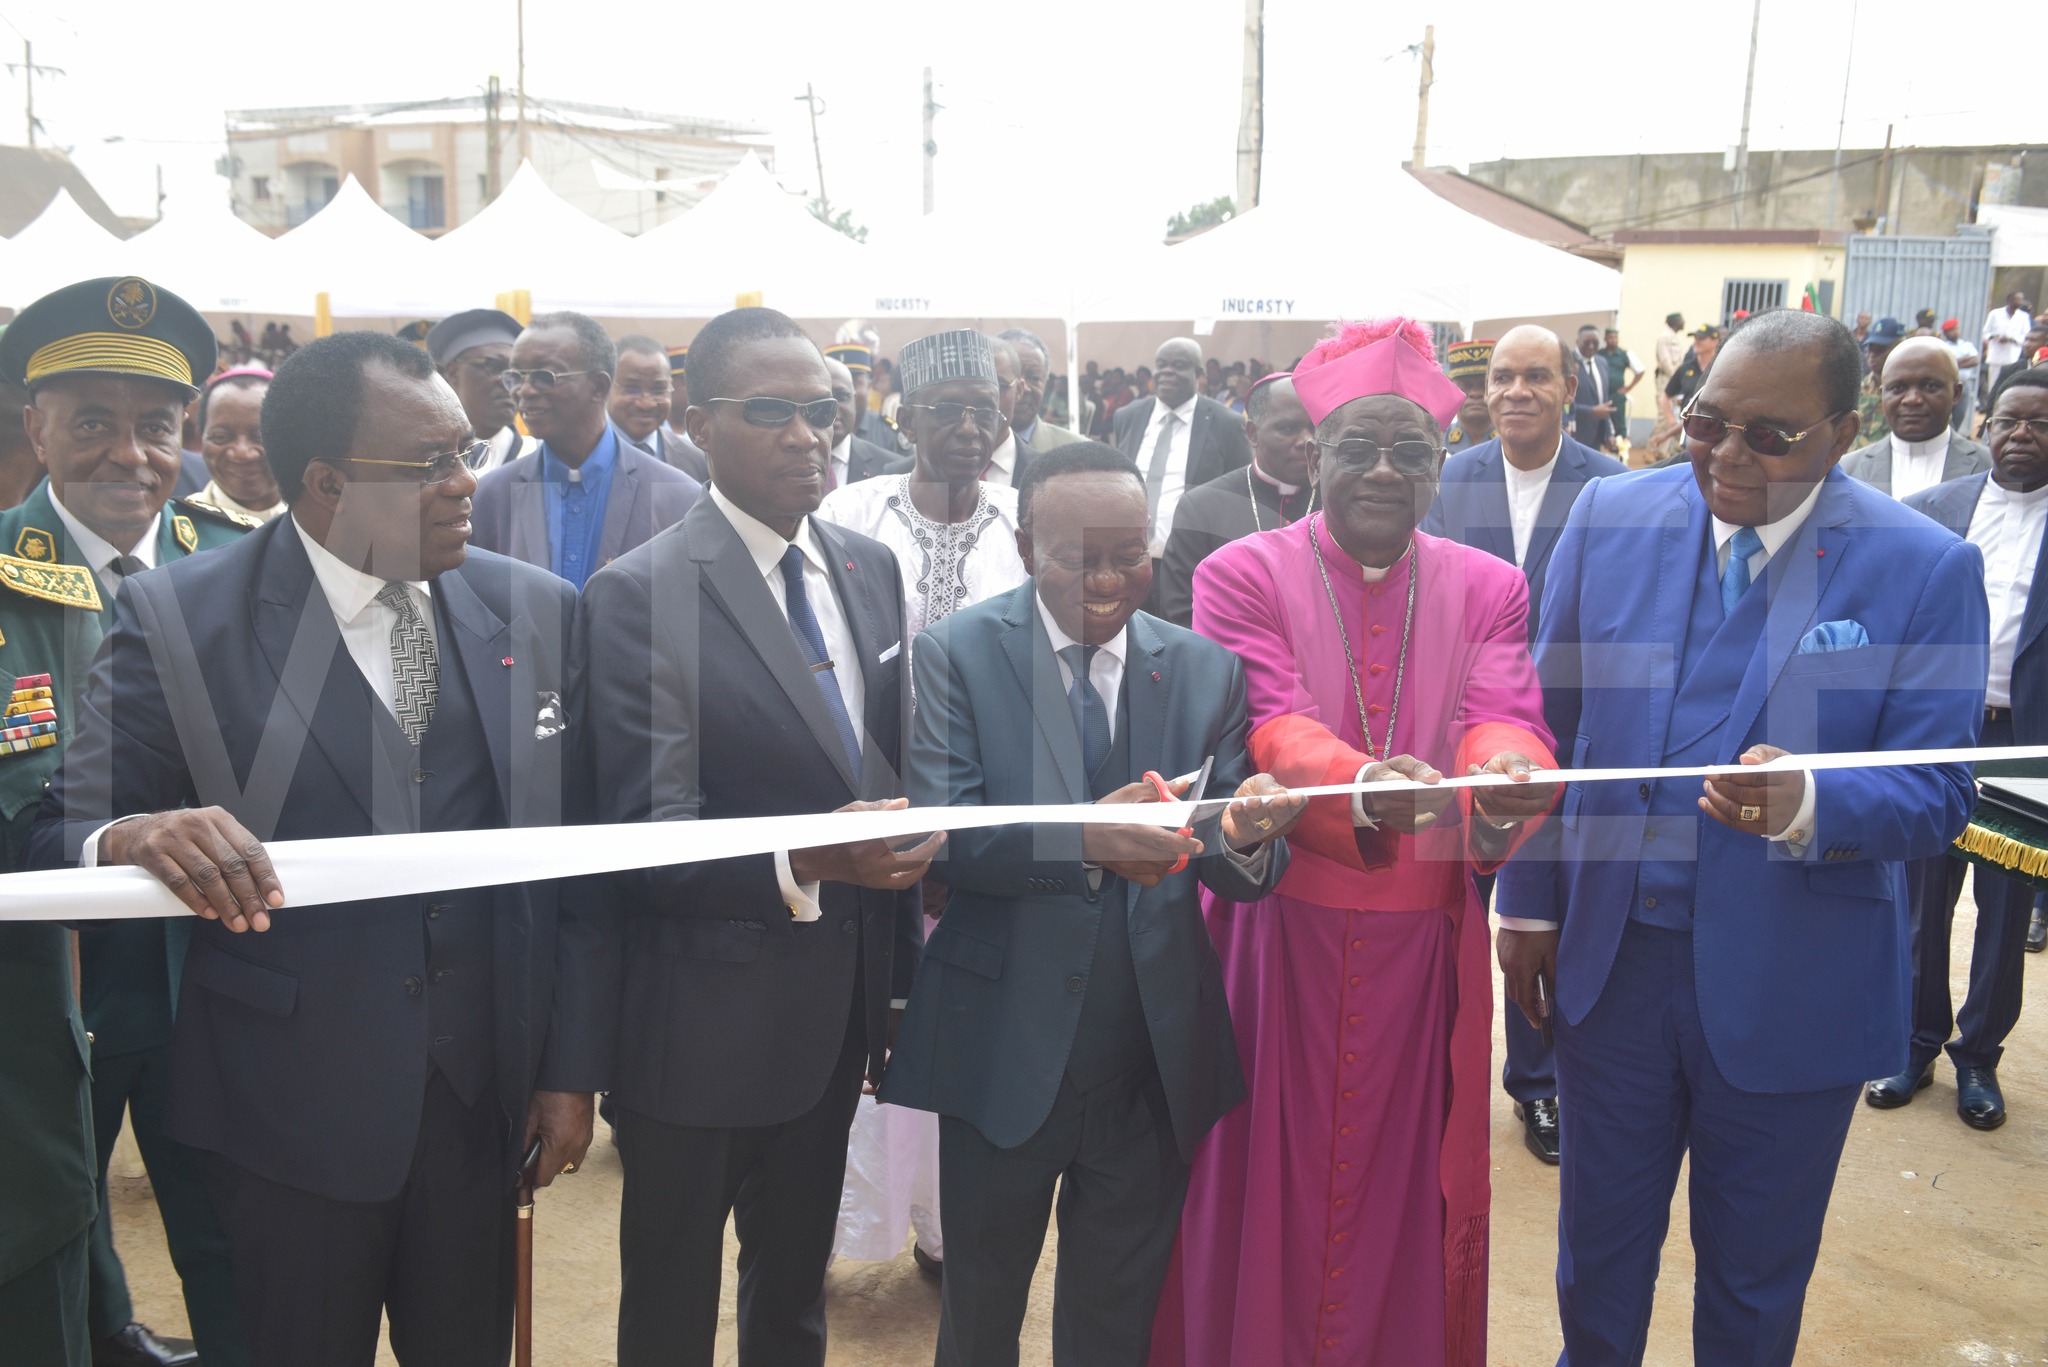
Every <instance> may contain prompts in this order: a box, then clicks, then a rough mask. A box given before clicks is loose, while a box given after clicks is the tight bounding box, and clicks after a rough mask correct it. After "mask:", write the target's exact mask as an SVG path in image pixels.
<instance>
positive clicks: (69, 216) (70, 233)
mask: <svg viewBox="0 0 2048 1367" xmlns="http://www.w3.org/2000/svg"><path fill="white" fill-rule="evenodd" d="M127 261H128V244H127V243H125V242H123V241H122V240H121V239H120V238H118V237H116V236H114V235H113V234H112V233H110V232H108V231H107V230H106V229H105V228H102V227H101V226H100V225H99V224H98V223H97V222H95V221H94V220H93V218H92V216H91V215H90V214H88V213H86V211H85V210H83V209H81V208H79V207H78V201H77V200H75V199H73V198H72V197H71V192H70V191H69V190H65V189H62V188H59V189H58V191H57V193H56V194H55V195H53V196H52V197H51V199H50V203H49V205H48V206H47V207H46V208H44V210H43V211H42V212H41V213H39V214H37V215H36V216H35V217H34V218H33V219H31V220H30V221H29V222H28V224H27V225H26V226H25V227H23V228H22V230H21V231H20V232H18V233H16V234H15V235H14V236H13V237H12V238H11V239H9V240H8V251H7V256H6V261H5V263H4V264H5V266H6V274H5V275H4V276H0V280H4V284H0V293H4V295H5V302H6V303H8V304H11V305H13V306H14V307H15V308H18V309H19V308H26V307H27V306H28V305H30V304H32V303H34V302H35V301H36V300H38V299H40V298H42V297H43V296H44V295H46V294H48V293H49V292H50V291H51V290H54V289H56V288H58V287H59V286H62V285H69V284H71V283H72V282H73V281H77V280H91V279H93V278H95V277H97V276H102V275H126V274H128V273H129V269H128V266H127Z"/></svg>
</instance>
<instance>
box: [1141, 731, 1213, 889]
mask: <svg viewBox="0 0 2048 1367" xmlns="http://www.w3.org/2000/svg"><path fill="white" fill-rule="evenodd" d="M1215 767H1216V756H1214V755H1211V756H1209V758H1207V759H1205V760H1203V761H1202V767H1201V770H1200V771H1199V772H1197V773H1196V775H1195V781H1194V782H1193V783H1190V784H1189V785H1188V792H1189V793H1190V794H1192V795H1193V797H1192V799H1188V798H1178V797H1175V796H1174V795H1173V786H1172V785H1171V784H1170V783H1168V782H1167V780H1165V779H1163V778H1161V777H1160V776H1159V771H1158V770H1156V769H1147V770H1146V771H1145V782H1147V783H1149V784H1151V785H1152V788H1153V791H1155V792H1157V793H1158V794H1159V800H1160V801H1161V802H1184V801H1190V800H1192V801H1193V804H1194V806H1193V809H1192V810H1191V811H1189V813H1188V824H1187V825H1185V826H1183V827H1181V828H1180V835H1181V837H1182V838H1183V839H1185V838H1187V837H1188V836H1191V835H1193V834H1194V833H1195V826H1194V823H1195V822H1197V821H1199V820H1202V819H1204V818H1205V817H1206V816H1207V815H1208V813H1206V812H1204V811H1203V809H1204V808H1213V809H1215V810H1217V811H1220V810H1222V809H1223V808H1225V807H1228V806H1229V805H1230V803H1229V802H1228V801H1224V802H1221V803H1216V802H1203V801H1201V797H1202V794H1204V793H1206V792H1208V791H1209V771H1210V770H1212V769H1214V768H1215ZM1187 866H1188V857H1187V856H1186V855H1182V856H1181V857H1180V858H1179V859H1178V860H1177V861H1175V863H1174V866H1173V867H1172V868H1170V869H1168V870H1167V872H1168V873H1179V872H1180V871H1181V870H1182V869H1184V868H1186V867H1187Z"/></svg>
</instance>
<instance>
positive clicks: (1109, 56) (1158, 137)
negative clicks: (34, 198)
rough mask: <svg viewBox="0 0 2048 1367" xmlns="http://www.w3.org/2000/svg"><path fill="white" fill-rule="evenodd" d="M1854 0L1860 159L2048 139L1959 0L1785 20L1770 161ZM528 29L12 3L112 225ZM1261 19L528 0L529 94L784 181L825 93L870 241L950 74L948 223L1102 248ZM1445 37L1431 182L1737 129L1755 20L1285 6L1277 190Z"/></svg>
mask: <svg viewBox="0 0 2048 1367" xmlns="http://www.w3.org/2000/svg"><path fill="white" fill-rule="evenodd" d="M1852 7H1854V8H1856V9H1857V11H1858V22H1857V25H1856V35H1855V43H1854V64H1853V65H1854V70H1853V76H1852V78H1851V80H1850V82H1849V85H1848V105H1847V118H1848V122H1847V136H1846V141H1847V145H1849V146H1851V147H1875V146H1880V145H1882V143H1883V141H1884V135H1885V126H1886V124H1887V123H1893V124H1896V125H1897V130H1896V133H1895V135H1894V136H1895V139H1896V141H1897V142H1899V143H1901V144H1917V145H1922V146H1929V145H1938V144H1944V143H1977V142H2048V100H2043V99H2042V98H2040V96H2039V94H2038V91H2039V88H2040V82H2039V80H2038V79H2037V78H2036V74H2035V73H2036V72H2037V71H2038V68H2039V65H2040V63H2041V61H2042V60H2043V59H2044V58H2048V13H2044V11H2043V8H2042V7H2040V6H2036V5H2032V4H2027V3H2021V4H2017V5H2008V6H1995V7H1993V8H1991V9H1990V10H1988V11H1987V10H1986V9H1984V8H1983V7H1981V6H1955V7H1953V9H1952V10H1951V11H1950V12H1951V14H1952V16H1953V17H1952V18H1951V19H1949V20H1943V19H1939V18H1934V19H1932V20H1930V17H1929V16H1930V14H1931V13H1934V12H1935V10H1934V7H1932V6H1929V5H1927V4H1925V3H1920V2H1919V0H1914V2H1912V3H1909V2H1908V0H1860V4H1854V5H1852V0H1764V4H1763V27H1762V34H1761V40H1760V47H1759V54H1758V59H1757V75H1756V95H1755V106H1754V110H1753V112H1752V115H1751V132H1750V141H1751V145H1752V146H1753V147H1758V148H1770V147H1829V146H1832V145H1833V144H1834V142H1835V134H1836V120H1837V117H1838V115H1839V114H1840V113H1841V110H1842V99H1843V77H1844V71H1845V66H1846V64H1847V62H1848V59H1849V57H1850V55H1851V54H1850V42H1849V34H1850V16H1851V10H1852ZM1397 10H1398V11H1401V12H1400V13H1398V14H1397V13H1395V12H1394V11H1397ZM315 15H318V16H320V17H319V18H318V19H317V20H315V19H314V18H313V16H315ZM513 15H514V5H513V0H494V2H493V3H477V0H432V2H431V3H420V0H404V3H400V2H399V0H352V2H351V3H349V4H347V5H344V6H337V7H319V8H317V9H316V8H315V7H313V6H310V5H303V4H291V3H256V4H250V5H239V6H216V7H205V6H191V5H164V4H161V3H156V2H155V0H151V3H143V0H90V2H89V3H88V4H83V5H81V4H78V3H73V2H71V0H0V18H4V19H5V21H6V24H7V25H8V28H0V43H11V44H13V45H14V46H13V49H12V51H11V53H10V60H14V61H18V60H19V56H20V52H19V39H20V37H21V36H23V35H25V36H26V37H28V38H29V39H31V40H33V41H34V43H35V56H36V60H37V62H38V63H39V64H46V65H50V66H56V67H61V68H63V69H64V71H65V74H64V75H63V76H59V77H50V78H44V79H42V80H40V81H39V83H38V87H37V101H36V103H37V113H38V116H39V118H40V119H41V121H42V122H43V123H44V125H45V126H46V127H47V129H48V137H49V140H50V141H53V142H54V143H56V144H57V145H60V146H66V147H70V148H71V149H72V155H73V156H74V157H75V158H76V159H77V161H78V162H79V163H80V164H81V165H82V166H83V167H84V168H85V169H86V172H87V174H88V175H89V176H91V177H92V179H93V181H94V182H95V184H96V185H98V187H99V188H100V191H101V193H102V194H104V195H105V196H106V198H107V200H108V201H109V202H110V203H111V204H112V205H113V206H114V208H115V209H116V210H117V211H119V212H122V213H126V214H149V213H152V212H153V210H154V204H155V168H156V166H157V165H158V164H159V163H161V164H162V165H163V167H164V175H165V181H166V185H167V187H168V188H169V189H170V191H171V192H172V193H175V194H194V195H198V194H212V193H219V192H220V189H221V182H220V181H219V180H218V179H217V178H216V177H214V175H213V170H212V167H213V162H214V158H215V157H217V156H218V155H220V153H221V150H222V144H221V124H222V111H223V110H225V109H229V108H259V107H268V106H280V105H297V104H348V103H355V102H361V101H381V100H412V99H431V98H438V97H443V96H450V95H459V94H463V93H466V92H469V91H473V90H476V89H479V88H481V87H482V85H483V83H484V81H485V80H486V79H487V78H488V77H489V76H490V75H492V74H494V73H495V74H497V75H498V76H499V77H500V78H501V79H502V80H503V81H504V83H505V85H506V87H507V89H508V91H509V89H510V87H511V85H512V80H513V73H514V69H515V56H514V51H515V50H514V20H513ZM1667 15H1668V16H1670V17H1668V18H1667V17H1664V16H1667ZM1599 16H1609V17H1611V19H1612V22H1611V23H1603V22H1602V20H1601V18H1600V17H1599ZM1987 20H1988V24H1989V27H1990V28H1991V29H1993V30H1995V31H1993V32H1988V33H1987V31H1986V30H1987ZM1243 21H1244V5H1243V0H1166V2H1165V3H1150V4H1138V3H1128V0H1037V3H1017V4H1008V5H971V4H965V3H962V0H896V2H895V3H888V2H887V0H885V2H883V3H872V2H871V3H847V0H836V3H835V2H833V0H779V2H778V0H742V2H741V3H725V2H722V0H721V2H718V3H704V0H696V2H694V3H667V4H660V5H624V6H610V7H608V6H604V5H593V4H590V3H587V0H586V2H583V3H565V2H564V0H527V4H526V39H527V41H526V51H527V88H528V90H529V91H530V92H532V93H533V94H535V95H536V96H540V97H543V98H547V97H552V98H556V99H569V100H584V101H591V102H596V103H605V104H614V105H626V106H631V107H634V108H638V109H646V110H652V111H657V112H666V113H679V114H694V115H700V116H708V117H715V118H724V119H734V120H746V121H757V122H759V123H761V124H762V125H764V126H766V127H768V128H770V129H771V130H773V135H774V140H775V143H776V147H777V153H778V170H779V172H780V173H781V175H782V178H783V179H784V180H785V182H786V183H789V184H791V185H792V186H793V187H794V186H796V185H798V184H799V183H801V184H802V185H804V186H806V187H808V186H809V185H810V183H811V182H812V181H813V179H814V176H813V173H812V171H811V149H810V144H809V128H808V125H807V123H806V121H805V117H804V109H803V105H802V103H801V101H800V100H799V99H798V98H797V97H798V96H800V95H801V93H802V91H803V87H804V83H805V82H806V81H809V82H812V83H813V84H814V85H815V86H816V88H817V91H818V94H819V95H820V96H821V97H822V98H823V99H824V100H825V101H826V103H827V110H826V113H825V115H824V117H823V118H822V119H821V120H820V133H821V137H822V139H823V143H824V158H825V176H826V183H827V188H828V189H829V190H830V191H831V194H832V199H833V201H834V204H835V205H837V206H844V207H847V208H849V209H851V210H852V211H853V214H854V216H855V218H856V219H857V220H858V221H860V222H863V223H866V224H868V225H870V226H871V228H872V229H873V230H874V232H875V233H876V234H877V235H878V236H879V235H881V234H884V233H886V232H887V231H888V230H889V228H890V227H892V226H895V225H900V224H901V223H902V222H903V221H904V220H905V219H907V218H913V217H915V216H916V215H917V214H918V213H919V212H920V210H921V188H920V187H921V180H920V174H921V172H920V165H919V156H918V147H919V130H918V113H919V110H918V106H919V96H920V81H921V70H922V68H923V67H924V66H925V65H927V64H929V65H930V66H931V67H932V68H933V69H934V73H935V78H936V80H937V82H938V100H939V103H940V104H941V105H943V106H944V109H943V110H942V111H941V112H940V114H939V115H938V123H937V134H936V141H937V143H938V146H939V157H938V163H937V165H938V171H937V176H938V198H939V202H940V204H942V205H946V206H959V205H966V204H972V205H986V206H989V207H990V208H991V209H994V210H1000V208H1001V206H1004V205H1006V204H1007V205H1009V206H1013V207H1014V208H1015V210H1016V211H1017V212H1025V211H1026V209H1027V206H1028V211H1030V212H1035V213H1048V212H1052V211H1053V209H1052V201H1051V200H1050V199H1048V198H1043V197H1040V196H1039V195H1038V194H1036V193H1035V192H1034V191H1035V188H1036V187H1039V186H1046V187H1058V188H1059V189H1060V190H1061V191H1062V192H1063V197H1064V198H1066V199H1068V200H1069V201H1072V200H1073V199H1074V198H1075V195H1076V192H1078V193H1079V194H1080V195H1081V196H1083V197H1085V201H1086V203H1085V204H1083V205H1077V206H1076V207H1078V208H1081V209H1082V211H1084V212H1088V213H1092V214H1093V215H1095V216H1096V217H1097V218H1098V219H1099V220H1100V221H1101V223H1102V224H1103V227H1104V229H1105V230H1106V231H1114V232H1120V233H1128V232H1131V231H1142V232H1148V233H1149V232H1155V231H1158V230H1159V229H1160V228H1161V227H1162V226H1163V224H1164V222H1165V220H1166V218H1167V217H1168V216H1169V215H1171V214H1172V213H1173V212H1175V211H1176V210H1179V209H1183V208H1186V207H1187V206H1189V205H1191V204H1194V203H1197V202H1200V201H1206V200H1208V199H1211V198H1213V197H1215V196H1217V195H1221V194H1229V193H1231V192H1232V190H1233V189H1234V185H1235V169H1234V156H1235V146H1236V135H1237V118H1238V99H1239V81H1240V70H1241V62H1242V46H1241V42H1240V34H1241V33H1242V29H1243ZM1430 21H1433V22H1434V23H1435V24H1436V76H1437V81H1436V87H1435V90H1434V92H1433V96H1432V100H1431V112H1430V136H1429V145H1430V159H1431V161H1432V162H1434V163H1437V164H1449V165H1456V166H1461V167H1462V166H1465V165H1467V164H1469V163H1471V162H1473V161H1485V160H1490V159H1493V158H1496V157H1503V156H1507V157H1533V156H1551V155H1569V154H1586V153H1614V152H1636V151H1682V150H1700V149H1711V148H1723V147H1728V146H1732V145H1733V144H1734V143H1735V141H1736V138H1737V135H1738V131H1739V129H1740V126H1741V118H1742V91H1743V69H1744V63H1745V60H1746V57H1747V53H1748V45H1749V6H1747V5H1744V4H1741V3H1740V2H1739V0H1721V2H1720V3H1688V4H1667V3H1658V2H1657V0H1644V2H1641V3H1633V4H1629V3H1624V4H1617V5H1604V6H1560V5H1555V4H1536V5H1531V4H1528V3H1526V0H1516V2H1515V3H1506V2H1504V0H1463V2H1462V3H1459V4H1455V5H1438V4H1434V3H1421V4H1392V3H1366V2H1365V0H1266V29H1267V56H1266V110H1267V129H1266V180H1265V186H1266V194H1267V197H1268V198H1271V197H1272V196H1273V195H1274V194H1276V193H1288V192H1294V193H1304V192H1313V187H1314V185H1315V183H1316V180H1317V179H1318V178H1319V177H1325V176H1341V175H1343V173H1344V170H1345V168H1346V167H1347V166H1353V165H1358V164H1361V163H1372V162H1381V163H1391V162H1396V161H1400V160H1403V159H1405V158H1406V157H1407V155H1408V153H1409V151H1410V149H1411V148H1412V146H1413V143H1414V130H1415V85H1416V77H1417V64H1416V60H1415V59H1414V58H1413V57H1412V56H1408V55H1406V54H1404V53H1403V52H1402V49H1403V48H1405V47H1407V46H1409V45H1410V44H1414V43H1417V42H1419V41H1420V39H1421V37H1422V26H1423V24H1424V23H1425V22H1430ZM9 29H11V30H12V31H11V32H10V31H9ZM2000 54H2004V55H2003V56H2001V55H2000ZM2001 66H2002V68H2003V72H2004V74H2002V75H2001V74H1998V70H1999V68H2000V67H2001ZM21 95H22V87H21V77H20V75H19V73H16V72H6V73H0V139H4V140H5V141H8V142H15V141H18V140H19V139H20V137H21V116H20V114H19V112H18V111H19V110H20V108H21ZM10 108H11V109H12V110H13V111H16V112H14V113H12V114H10V113H8V112H7V111H8V110H9V109H10ZM110 138H120V139H122V140H123V141H120V142H111V143H110V142H109V141H107V139H110ZM2037 173H2038V174H2041V175H2043V176H2048V167H2042V168H2039V170H2038V172H2037Z"/></svg>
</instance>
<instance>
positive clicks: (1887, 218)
mask: <svg viewBox="0 0 2048 1367" xmlns="http://www.w3.org/2000/svg"><path fill="white" fill-rule="evenodd" d="M1876 213H1877V224H1878V229H1877V230H1878V234H1879V235H1880V236H1883V237H1890V236H1891V233H1892V125H1891V124H1886V125H1885V126H1884V157H1883V159H1882V160H1880V161H1879V162H1878V164H1877V209H1876Z"/></svg>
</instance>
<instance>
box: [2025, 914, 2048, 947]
mask: <svg viewBox="0 0 2048 1367" xmlns="http://www.w3.org/2000/svg"><path fill="white" fill-rule="evenodd" d="M2044 949H2048V912H2044V911H2042V910H2041V904H2040V903H2039V902H2036V903H2035V904H2034V914H2033V916H2032V918H2031V919H2029V920H2028V922H2027V953H2029V954H2039V953H2040V952H2041V951H2042V950H2044Z"/></svg>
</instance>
